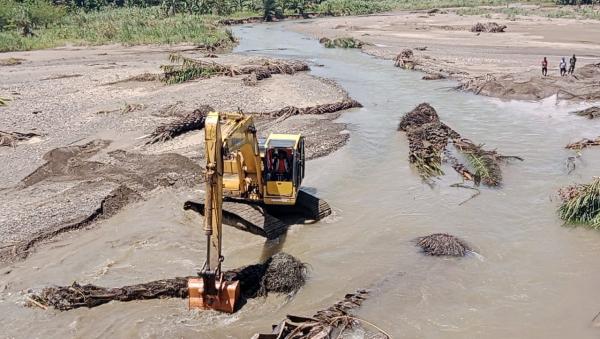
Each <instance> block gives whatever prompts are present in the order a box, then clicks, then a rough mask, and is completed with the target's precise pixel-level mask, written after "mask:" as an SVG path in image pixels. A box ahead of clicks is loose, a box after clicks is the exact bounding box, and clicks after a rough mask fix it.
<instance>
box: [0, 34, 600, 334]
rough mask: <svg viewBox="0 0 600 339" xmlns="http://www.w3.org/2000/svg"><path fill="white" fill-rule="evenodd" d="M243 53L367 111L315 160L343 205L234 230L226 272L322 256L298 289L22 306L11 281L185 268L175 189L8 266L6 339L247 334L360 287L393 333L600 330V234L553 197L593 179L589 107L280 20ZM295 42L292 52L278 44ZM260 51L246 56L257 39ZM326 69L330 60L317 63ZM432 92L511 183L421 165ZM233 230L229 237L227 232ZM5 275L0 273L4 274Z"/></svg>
mask: <svg viewBox="0 0 600 339" xmlns="http://www.w3.org/2000/svg"><path fill="white" fill-rule="evenodd" d="M235 30H236V32H235V33H236V35H237V36H239V37H241V43H240V45H239V46H238V47H237V48H236V51H237V52H240V53H249V54H256V55H258V54H262V55H268V56H277V57H294V58H300V59H307V60H310V61H312V62H314V63H315V65H314V66H312V69H313V71H312V73H313V74H315V75H319V76H323V77H326V78H330V79H333V80H335V81H337V82H338V83H339V84H340V85H341V86H342V87H344V88H345V89H346V90H348V92H349V94H350V95H351V96H352V97H353V98H355V99H357V100H359V101H360V102H361V103H362V104H363V105H364V108H362V109H356V110H353V111H351V112H348V113H345V114H344V115H343V116H342V117H341V119H340V120H341V121H343V122H345V123H347V124H348V130H349V131H350V132H351V138H350V142H349V143H348V145H347V146H346V147H344V148H342V149H341V150H339V151H337V152H335V153H334V154H333V155H331V156H329V157H326V158H323V159H317V160H314V161H311V162H309V163H308V165H307V167H308V168H307V178H306V180H305V185H306V186H307V187H308V188H310V189H314V190H316V192H317V194H318V195H319V196H321V197H323V198H325V199H326V200H327V201H328V202H329V203H330V204H331V205H332V206H333V207H334V209H335V215H334V216H333V217H331V218H329V219H328V220H326V221H324V222H320V223H317V224H315V225H303V226H295V227H293V228H292V229H291V230H290V232H288V235H287V236H286V237H285V239H284V240H281V241H280V243H278V244H267V245H265V244H264V243H263V241H262V240H261V239H260V238H258V237H256V236H252V235H250V234H246V233H242V232H239V231H236V230H232V229H231V228H226V230H225V232H226V235H225V246H226V249H225V256H226V265H227V267H237V266H240V265H244V264H248V263H253V262H256V261H257V260H258V259H259V258H261V257H264V256H266V255H268V254H269V253H272V252H273V251H276V250H279V249H283V250H284V251H286V252H288V253H291V254H293V255H295V256H297V257H298V258H300V259H301V260H303V261H305V262H308V263H309V264H310V266H311V279H310V280H309V282H308V284H307V285H306V286H305V288H303V289H302V290H301V291H300V292H299V293H298V294H297V295H296V296H295V297H294V298H293V299H291V300H286V299H285V298H283V297H269V298H268V299H266V300H253V301H251V302H249V303H248V304H247V305H246V306H245V307H244V308H243V309H242V310H241V311H240V312H238V313H236V314H235V315H232V316H230V315H223V314H216V313H213V312H203V313H199V312H189V311H188V310H187V308H186V305H185V302H184V301H183V300H164V301H157V300H154V301H144V302H132V303H111V304H108V305H104V306H101V307H98V308H95V309H90V310H88V309H78V310H74V311H70V312H62V313H61V312H56V311H47V312H44V311H41V310H38V309H28V308H24V307H21V306H20V305H19V304H18V303H19V302H20V301H21V300H22V297H21V296H20V295H18V293H16V292H17V291H19V290H22V289H27V288H30V287H34V288H39V287H42V286H45V285H48V284H68V283H70V282H72V281H73V280H78V281H82V282H91V283H95V284H102V285H114V286H118V285H122V284H130V283H136V282H142V281H147V280H150V279H159V278H167V277H173V276H183V275H188V274H190V272H193V269H194V268H196V267H197V266H198V265H200V264H201V262H202V255H203V252H202V246H203V241H201V239H202V234H201V231H200V219H199V218H197V217H196V216H194V215H192V214H186V213H184V212H183V211H181V204H182V202H183V201H184V200H185V199H186V198H188V196H186V195H185V194H183V193H173V192H167V191H165V192H162V193H160V194H157V196H156V198H154V199H151V200H149V201H146V202H142V203H139V204H136V205H134V206H132V207H131V208H127V209H126V210H125V211H123V212H122V213H120V214H118V215H117V216H115V217H113V218H111V219H110V220H108V221H106V222H104V223H103V224H102V225H101V226H100V227H96V228H94V229H91V230H89V231H86V232H79V233H75V234H72V235H69V236H68V237H67V238H65V239H62V240H60V241H57V242H55V243H53V244H51V245H49V246H48V247H47V248H45V249H44V251H43V252H42V251H39V252H38V253H35V254H33V255H32V256H31V257H30V258H29V259H27V260H25V261H23V262H20V263H17V264H15V265H13V266H11V267H8V268H6V269H5V271H7V270H11V273H10V274H3V275H0V290H2V288H3V287H2V286H3V285H5V286H7V287H6V288H5V291H4V292H2V294H0V312H1V314H2V319H1V320H0V326H1V327H2V328H3V329H4V331H2V332H3V335H6V336H8V337H13V336H14V337H36V336H37V337H48V336H57V337H58V336H61V337H62V336H67V337H82V338H83V337H85V338H89V337H130V336H133V337H138V336H139V337H144V338H154V337H192V336H195V337H201V338H242V337H250V335H251V334H252V333H254V332H257V331H263V332H264V331H267V330H268V329H269V328H270V325H271V324H272V323H274V322H276V321H278V320H280V319H283V317H284V316H285V315H286V314H299V315H311V314H312V313H314V312H315V311H316V310H318V309H320V308H323V307H326V306H329V305H330V304H332V303H334V302H335V301H337V300H338V299H340V298H341V297H342V296H343V295H344V294H345V293H347V292H352V291H353V290H355V289H358V288H370V289H372V290H373V293H372V295H371V298H370V299H369V300H368V302H366V303H365V304H364V306H363V307H362V308H361V309H360V310H359V311H358V315H359V316H360V317H363V318H365V319H367V320H369V321H371V322H374V323H376V324H377V325H378V326H380V327H381V328H384V329H385V330H386V331H387V332H388V333H390V334H392V335H393V337H394V338H481V337H483V336H485V337H486V338H566V337H570V338H597V337H598V336H599V335H600V329H598V328H594V327H593V326H592V318H593V317H594V316H595V315H596V314H597V313H598V312H599V311H600V303H598V300H599V298H600V290H599V289H598V288H597V286H599V284H600V270H598V269H597V266H596V265H597V258H598V256H599V255H600V233H599V232H594V231H592V230H587V229H584V228H565V227H562V226H561V224H562V223H561V221H560V220H559V219H558V218H557V217H556V215H555V209H556V207H557V202H556V199H554V201H553V200H552V196H553V194H554V192H555V191H556V190H557V189H558V188H559V187H561V186H563V185H566V184H570V183H573V182H586V181H589V180H590V178H591V177H592V176H593V175H598V171H597V169H598V168H600V152H599V150H594V149H590V150H586V151H584V152H583V157H582V158H581V160H579V161H578V163H577V169H576V170H575V172H573V173H572V174H571V175H567V173H566V169H565V160H566V158H567V157H568V156H571V155H572V153H571V152H570V151H567V150H564V149H563V147H564V145H565V144H567V143H568V142H570V141H574V140H576V139H579V138H581V137H595V136H597V134H598V131H600V121H591V120H588V119H585V118H580V117H576V116H571V115H569V114H568V112H569V111H571V110H573V109H576V108H580V107H584V106H585V105H581V104H566V103H560V104H557V103H556V100H554V99H547V100H544V101H542V102H503V101H500V100H496V99H492V98H485V97H478V96H474V95H472V94H467V93H459V92H455V91H453V90H452V89H451V87H452V86H453V85H454V83H453V82H451V81H435V82H427V81H420V77H421V76H422V74H420V73H417V72H407V71H402V70H399V69H397V68H394V67H393V65H392V62H391V61H388V60H380V59H375V58H373V57H370V56H368V55H365V54H363V53H360V52H359V51H356V50H340V49H325V48H322V47H321V46H320V45H319V44H318V42H317V41H315V40H312V39H309V38H306V37H304V36H302V35H299V34H296V33H292V32H289V31H285V30H284V29H283V28H282V25H256V26H243V27H237V28H236V29H235ZM282 48H283V49H282ZM249 50H251V51H249ZM316 65H323V66H322V67H319V66H316ZM421 102H429V103H430V104H432V105H433V106H434V107H435V108H436V110H437V111H438V113H439V115H440V117H441V119H442V120H443V121H444V122H446V123H447V124H448V125H450V126H451V127H453V128H454V129H455V130H457V131H458V132H459V133H461V134H462V135H463V136H465V137H468V138H470V139H472V140H474V141H475V142H480V143H485V144H486V145H487V147H488V148H498V150H499V151H500V152H501V153H503V154H508V155H518V156H521V157H523V158H524V159H525V161H524V162H522V163H521V162H514V163H512V164H510V165H507V166H505V167H504V172H503V174H504V186H503V187H502V188H501V189H485V188H484V189H482V193H481V195H480V196H479V197H477V198H475V199H473V200H471V201H469V202H467V203H465V204H463V205H461V206H459V205H458V204H459V203H460V202H462V201H464V200H465V199H467V198H468V197H469V196H470V195H471V194H472V191H469V190H465V189H457V188H451V187H449V186H450V185H451V184H453V183H456V182H459V181H460V178H459V177H458V175H457V174H456V173H454V172H453V171H452V170H451V169H449V170H447V171H446V172H447V175H446V176H444V177H443V178H442V179H440V180H438V181H436V183H435V185H434V186H433V187H430V186H428V185H426V184H424V183H423V182H422V181H421V180H420V179H419V177H418V175H417V174H416V173H415V171H414V170H413V169H412V168H411V167H410V166H409V164H408V160H407V153H408V145H407V141H406V138H405V136H404V134H403V133H401V132H397V131H396V126H397V123H398V121H399V119H400V117H401V116H402V115H403V114H404V113H405V112H407V111H409V110H410V109H412V108H413V107H414V106H416V105H417V104H419V103H421ZM434 232H449V233H451V234H454V235H456V236H459V237H461V238H464V239H465V240H467V241H468V242H469V243H471V244H472V245H473V246H474V247H475V249H476V251H477V253H478V254H479V255H476V256H470V257H467V258H462V259H441V258H431V257H425V256H423V255H421V254H420V253H419V252H418V250H417V248H415V246H414V243H413V242H412V240H413V239H414V238H416V237H418V236H422V235H427V234H430V233H434ZM228 234H229V235H230V236H228ZM0 273H3V272H0Z"/></svg>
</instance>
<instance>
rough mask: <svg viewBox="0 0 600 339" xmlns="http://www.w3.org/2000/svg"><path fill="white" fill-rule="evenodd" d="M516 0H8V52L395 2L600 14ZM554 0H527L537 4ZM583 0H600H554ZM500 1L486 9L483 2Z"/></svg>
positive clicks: (209, 37) (223, 37) (4, 42)
mask: <svg viewBox="0 0 600 339" xmlns="http://www.w3.org/2000/svg"><path fill="white" fill-rule="evenodd" d="M514 1H516V0H0V52H5V51H18V50H31V49H40V48H49V47H56V46H62V45H66V44H75V45H98V44H106V43H121V44H125V45H133V44H151V43H159V44H174V43H182V42H187V43H195V44H198V45H202V46H215V45H216V46H219V47H226V46H227V45H231V43H232V39H231V38H230V36H229V35H228V33H227V32H226V31H225V30H223V28H222V27H220V25H219V24H218V22H219V20H220V19H222V18H231V19H242V18H248V17H262V18H263V19H264V20H267V21H270V20H273V19H278V18H282V17H284V15H288V14H298V15H307V14H309V13H320V14H325V15H335V16H339V15H361V14H371V13H377V12H384V11H389V10H394V9H410V10H415V9H431V8H447V7H463V8H462V9H460V10H459V11H458V12H459V14H465V15H472V14H488V15H489V14H490V13H504V14H506V15H507V16H508V17H509V18H513V19H516V16H517V15H528V14H541V15H546V16H548V17H577V18H593V19H600V11H598V10H596V9H594V8H593V7H590V6H577V7H569V8H566V7H565V8H551V9H546V8H545V9H544V11H539V10H538V9H528V8H510V7H503V6H504V5H507V4H508V3H511V2H514ZM546 1H553V0H525V1H523V0H521V1H519V2H532V3H536V4H540V3H544V4H549V3H548V2H546ZM554 1H557V2H558V3H561V4H562V3H569V4H570V3H573V2H574V1H577V2H576V3H577V4H587V3H592V1H595V2H598V1H600V0H554ZM481 5H488V6H499V7H495V8H479V7H476V6H481Z"/></svg>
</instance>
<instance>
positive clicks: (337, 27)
mask: <svg viewBox="0 0 600 339" xmlns="http://www.w3.org/2000/svg"><path fill="white" fill-rule="evenodd" d="M517 6H518V5H517ZM459 11H460V9H450V10H447V11H443V12H441V11H440V12H436V13H427V12H426V11H416V12H405V11H399V12H393V13H389V14H385V15H372V16H366V17H344V18H323V19H320V20H318V21H315V22H313V23H311V24H310V25H307V24H304V23H302V22H298V23H288V24H286V25H287V27H290V28H291V29H293V30H295V31H299V32H302V33H306V34H309V35H312V36H313V37H315V38H317V39H321V38H324V37H325V38H329V39H334V38H337V37H352V38H355V39H360V40H361V41H364V42H365V43H366V44H365V45H364V46H363V47H362V50H363V51H364V52H365V53H368V54H371V55H374V56H377V57H381V58H385V59H392V60H393V59H396V58H397V56H398V55H400V54H401V53H402V51H403V50H406V49H410V50H411V51H412V52H414V56H413V60H412V64H411V65H410V67H408V68H409V69H414V70H419V71H422V72H425V73H427V75H426V78H427V79H441V78H450V79H454V80H457V81H459V83H460V85H461V88H462V89H464V90H468V91H472V92H475V93H478V94H480V95H488V96H493V97H498V98H503V99H527V100H537V99H540V98H545V97H548V96H552V95H556V94H557V93H558V97H559V98H560V99H566V100H599V99H600V91H598V88H597V86H593V85H595V84H597V83H598V81H600V74H599V73H598V67H596V66H588V67H586V65H595V64H598V62H599V61H600V22H599V21H594V20H575V19H556V18H552V19H550V18H545V17H536V16H527V17H519V16H517V17H516V19H515V20H509V19H508V18H507V17H506V15H504V14H499V13H498V14H489V15H486V16H485V17H484V16H483V15H458V14H457V13H458V12H459ZM504 26H506V27H504ZM472 30H473V31H472ZM487 31H502V33H487ZM574 37H577V38H576V39H574ZM573 54H576V55H577V67H576V72H575V76H568V77H560V76H559V74H558V73H559V72H558V62H559V61H560V58H561V57H566V58H567V61H568V58H569V57H570V56H571V55H573ZM543 57H547V58H548V61H549V69H548V74H549V76H548V77H545V78H543V77H542V76H541V66H540V65H541V60H542V58H543Z"/></svg>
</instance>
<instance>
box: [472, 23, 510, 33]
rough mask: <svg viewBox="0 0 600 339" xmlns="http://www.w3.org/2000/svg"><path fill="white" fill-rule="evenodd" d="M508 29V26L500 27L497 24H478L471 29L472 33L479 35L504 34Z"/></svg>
mask: <svg viewBox="0 0 600 339" xmlns="http://www.w3.org/2000/svg"><path fill="white" fill-rule="evenodd" d="M505 29H506V25H498V24H497V23H495V22H485V23H481V22H478V23H476V24H475V25H473V27H471V32H474V33H477V32H482V33H504V30H505Z"/></svg>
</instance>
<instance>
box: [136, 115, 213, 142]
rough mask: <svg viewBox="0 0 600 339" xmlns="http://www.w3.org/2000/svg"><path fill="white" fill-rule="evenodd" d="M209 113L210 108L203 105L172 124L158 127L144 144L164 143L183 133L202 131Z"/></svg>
mask: <svg viewBox="0 0 600 339" xmlns="http://www.w3.org/2000/svg"><path fill="white" fill-rule="evenodd" d="M211 111H213V108H212V107H210V106H208V105H203V106H200V108H198V109H195V110H194V111H193V112H192V113H189V114H188V115H186V116H184V117H181V118H179V119H177V120H175V121H173V122H170V123H167V124H164V125H160V126H158V127H157V128H156V129H155V130H154V132H152V134H150V136H149V138H150V139H149V140H148V141H147V142H146V144H154V143H157V142H165V141H167V140H170V139H173V138H175V137H176V136H178V135H181V134H183V133H186V132H189V131H192V130H199V129H203V128H204V122H205V120H206V115H207V114H208V113H209V112H211Z"/></svg>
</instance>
